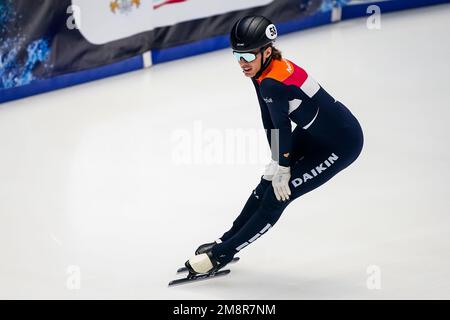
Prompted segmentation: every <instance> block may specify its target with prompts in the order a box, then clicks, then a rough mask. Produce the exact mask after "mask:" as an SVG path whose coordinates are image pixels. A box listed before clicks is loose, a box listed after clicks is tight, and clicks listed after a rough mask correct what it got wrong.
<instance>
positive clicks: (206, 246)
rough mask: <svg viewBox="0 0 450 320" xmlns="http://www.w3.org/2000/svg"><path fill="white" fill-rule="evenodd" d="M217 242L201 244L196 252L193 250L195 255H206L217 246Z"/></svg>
mask: <svg viewBox="0 0 450 320" xmlns="http://www.w3.org/2000/svg"><path fill="white" fill-rule="evenodd" d="M217 243H218V242H217V241H214V242H210V243H205V244H202V245H201V246H200V247H198V248H197V250H195V255H199V254H202V253H206V252H208V251H211V249H212V248H213V247H214V246H215V245H216V244H217Z"/></svg>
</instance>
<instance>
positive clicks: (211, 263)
mask: <svg viewBox="0 0 450 320" xmlns="http://www.w3.org/2000/svg"><path fill="white" fill-rule="evenodd" d="M185 266H186V268H187V270H188V271H189V275H190V276H197V275H202V274H209V275H211V274H215V273H216V272H217V271H219V270H220V269H221V268H223V267H224V266H225V264H223V265H222V264H221V263H220V262H219V261H218V260H216V259H215V258H214V257H213V255H212V253H211V250H209V251H207V252H205V253H201V254H198V255H195V256H194V257H192V258H190V259H189V260H188V261H186V263H185Z"/></svg>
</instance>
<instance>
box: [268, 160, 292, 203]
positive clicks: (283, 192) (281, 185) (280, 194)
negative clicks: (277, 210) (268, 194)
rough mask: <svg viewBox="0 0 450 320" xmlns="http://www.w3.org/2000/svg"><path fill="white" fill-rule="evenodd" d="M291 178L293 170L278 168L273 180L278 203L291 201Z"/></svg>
mask: <svg viewBox="0 0 450 320" xmlns="http://www.w3.org/2000/svg"><path fill="white" fill-rule="evenodd" d="M290 178H291V168H290V167H283V166H278V170H277V172H276V173H275V176H274V177H273V180H272V186H273V191H274V192H275V196H276V197H277V200H278V201H281V200H283V201H285V200H289V196H290V195H291V189H289V179H290Z"/></svg>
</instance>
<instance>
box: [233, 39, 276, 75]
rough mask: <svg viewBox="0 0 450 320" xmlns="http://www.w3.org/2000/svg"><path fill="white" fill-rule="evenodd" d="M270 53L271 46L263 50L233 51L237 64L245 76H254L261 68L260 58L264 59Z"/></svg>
mask: <svg viewBox="0 0 450 320" xmlns="http://www.w3.org/2000/svg"><path fill="white" fill-rule="evenodd" d="M271 54H272V48H271V47H268V48H266V49H265V50H264V51H262V50H261V49H258V50H255V51H251V52H237V51H233V55H234V57H235V58H236V60H238V62H239V66H240V67H241V69H242V72H243V73H244V75H245V76H246V77H249V78H252V77H254V76H255V75H256V74H257V73H258V72H259V70H260V69H261V59H264V60H263V62H265V61H266V59H268V58H269V57H270V55H271Z"/></svg>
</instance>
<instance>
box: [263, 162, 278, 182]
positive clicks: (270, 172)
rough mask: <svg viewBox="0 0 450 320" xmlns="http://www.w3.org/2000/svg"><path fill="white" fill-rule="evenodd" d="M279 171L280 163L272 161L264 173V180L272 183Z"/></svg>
mask: <svg viewBox="0 0 450 320" xmlns="http://www.w3.org/2000/svg"><path fill="white" fill-rule="evenodd" d="M277 170H278V162H276V161H275V160H271V161H270V163H269V164H267V165H266V169H265V171H264V175H263V179H264V180H268V181H272V179H273V176H274V175H275V173H276V172H277Z"/></svg>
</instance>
